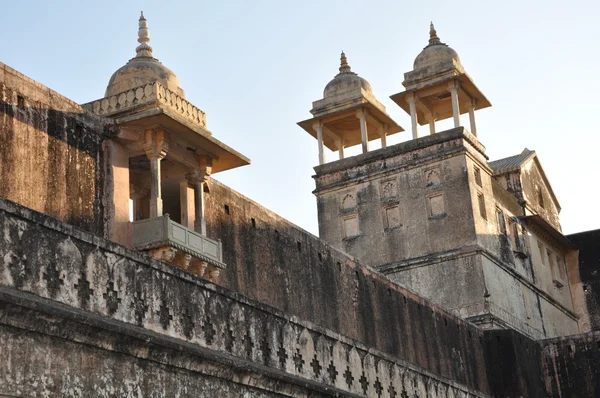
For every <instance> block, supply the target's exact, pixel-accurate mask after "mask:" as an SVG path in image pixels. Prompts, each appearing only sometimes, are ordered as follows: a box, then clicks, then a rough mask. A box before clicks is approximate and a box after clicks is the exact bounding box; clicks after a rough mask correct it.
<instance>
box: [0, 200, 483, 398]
mask: <svg viewBox="0 0 600 398" xmlns="http://www.w3.org/2000/svg"><path fill="white" fill-rule="evenodd" d="M0 231H3V234H2V235H1V240H0V259H2V260H3V261H0V303H1V304H2V305H0V309H2V311H3V315H2V316H0V325H2V329H0V333H2V334H3V336H4V337H3V338H4V340H2V341H3V343H2V344H1V345H0V349H1V350H9V351H10V352H20V353H21V354H19V355H18V356H16V357H14V359H12V358H13V357H11V361H10V364H9V365H7V366H10V368H9V369H8V372H9V373H8V374H9V377H8V379H5V381H4V382H0V387H6V388H7V389H9V388H10V390H8V391H14V389H16V388H18V385H19V382H15V381H14V380H15V379H18V380H21V379H22V378H23V377H26V378H27V377H29V378H30V379H31V381H32V382H33V383H34V384H35V383H38V384H39V383H41V382H42V381H43V380H49V381H52V383H56V385H59V386H60V388H66V389H69V390H72V389H73V388H76V386H78V385H80V386H81V391H82V392H83V394H86V392H89V391H90V388H91V387H90V386H92V385H94V383H95V382H96V380H97V378H99V377H104V376H103V372H100V373H98V372H97V371H96V368H97V367H100V368H102V369H110V368H111V366H110V364H111V363H114V362H118V363H117V364H116V365H115V369H114V372H116V373H115V374H114V377H118V375H119V374H120V373H119V372H125V373H123V374H122V375H123V381H122V383H123V384H119V383H116V384H115V385H114V388H119V389H121V390H119V391H122V390H123V389H128V388H133V387H131V383H133V384H134V385H139V386H140V387H139V388H141V389H142V394H143V395H146V394H148V393H149V391H152V390H153V389H154V388H156V389H157V390H158V391H159V392H158V393H157V395H156V396H176V393H177V392H178V391H179V390H177V388H179V387H176V383H174V382H171V381H169V382H166V381H165V380H166V379H168V378H169V377H168V374H172V372H175V369H173V367H174V368H178V369H182V370H185V371H188V370H189V371H192V372H197V373H201V374H202V376H195V378H198V380H196V379H194V380H191V378H190V379H188V376H186V375H185V374H186V372H183V373H184V374H182V375H181V376H180V375H179V374H177V375H175V376H173V377H175V378H176V379H180V380H181V385H182V386H186V385H190V387H189V388H190V391H192V392H194V391H196V389H198V391H203V393H202V394H205V393H204V391H211V388H213V387H209V386H206V387H203V385H205V384H206V383H208V382H209V381H208V380H207V381H203V379H204V378H206V377H207V376H211V377H217V378H219V379H225V380H230V381H233V382H235V383H236V384H241V385H245V386H250V385H252V386H254V387H256V388H259V389H263V390H267V391H269V389H270V388H271V387H269V386H272V385H273V383H274V381H268V380H276V383H277V388H275V390H276V391H277V392H278V393H279V394H282V395H284V396H307V395H310V396H319V394H326V395H327V394H329V395H336V394H337V395H340V394H343V395H348V396H352V394H357V396H364V395H366V396H379V395H378V394H379V393H378V392H377V391H378V390H380V389H379V387H381V388H383V386H382V385H381V383H382V381H381V380H386V377H387V380H389V385H388V386H387V388H392V389H393V390H394V391H397V392H399V393H400V392H402V391H406V392H408V393H410V389H411V388H412V387H411V386H412V385H413V384H414V383H417V382H413V381H412V380H419V382H418V383H422V384H423V386H424V387H423V391H427V388H429V390H431V391H433V390H435V391H437V390H440V389H441V390H448V389H455V390H457V391H462V392H463V393H464V394H467V393H468V394H473V395H474V396H486V395H485V393H484V392H477V391H475V390H476V389H481V390H483V389H485V387H486V383H487V382H486V379H485V374H482V373H483V368H484V365H483V363H481V367H480V368H476V367H474V366H473V363H471V362H469V361H475V362H474V364H477V362H476V361H478V360H480V358H478V357H477V355H478V354H477V353H480V354H479V355H482V354H481V353H482V349H476V350H473V349H472V347H470V348H468V345H472V344H471V343H469V341H471V342H475V347H477V344H476V342H477V341H478V340H477V336H478V333H480V332H478V331H477V329H476V328H474V327H472V326H468V325H466V324H465V323H464V322H462V321H460V320H458V319H455V318H452V317H451V316H447V315H445V314H443V313H442V312H441V311H439V310H436V309H435V308H432V307H429V306H427V305H426V303H425V302H420V303H419V302H417V301H415V300H414V299H408V300H407V301H406V302H404V300H402V299H400V302H399V303H398V304H399V305H400V306H402V307H404V308H405V309H404V310H403V312H405V313H407V314H411V317H412V319H414V320H415V321H414V322H415V323H417V324H418V325H419V328H421V330H420V331H419V330H415V331H410V332H409V334H408V336H407V339H405V341H404V342H403V343H402V344H403V347H404V353H410V354H409V355H406V354H404V355H406V356H408V357H409V359H410V360H411V361H410V362H412V364H411V363H409V362H407V361H405V360H404V356H403V355H402V353H403V352H402V351H400V352H399V354H400V355H396V354H395V353H394V352H393V351H388V352H384V351H380V350H377V349H376V348H374V347H375V346H376V344H377V343H376V340H375V339H377V338H382V337H383V336H385V335H383V334H381V333H382V331H380V332H378V334H374V336H373V337H372V338H371V339H369V340H368V342H369V344H370V346H367V345H365V344H364V343H362V342H361V341H357V340H352V339H350V338H348V337H354V336H352V334H353V333H352V332H351V329H348V330H339V332H340V333H342V334H340V333H337V332H336V331H332V330H328V329H326V328H324V327H323V326H317V325H315V324H314V323H311V322H310V321H306V320H304V321H300V320H299V319H298V318H297V317H294V316H292V315H290V314H284V313H282V312H280V311H278V310H276V309H273V308H272V307H268V306H266V305H264V304H260V303H258V302H255V301H250V300H248V299H246V298H245V297H243V296H241V295H239V294H236V293H233V292H231V291H229V290H227V289H223V288H220V287H218V286H215V285H213V284H211V283H208V282H206V281H205V280H202V279H199V278H197V277H195V276H194V275H191V274H188V273H186V272H184V271H181V270H179V269H178V268H174V267H171V266H168V265H167V264H164V263H161V262H157V261H153V260H150V258H149V257H147V256H146V255H144V254H142V253H139V252H135V251H132V250H128V249H125V248H124V247H122V246H118V245H116V244H113V243H110V242H107V241H105V240H103V239H101V238H98V237H96V236H94V235H91V234H89V233H86V232H84V231H82V230H79V229H77V228H74V227H71V226H68V225H66V224H63V223H61V222H59V221H57V220H55V219H52V218H49V217H47V216H44V215H42V214H39V213H36V212H34V211H32V210H29V209H26V208H22V207H20V206H18V205H16V204H14V203H11V202H8V201H6V200H3V199H0ZM40 243H41V244H40ZM353 272H354V271H353ZM363 272H365V273H366V272H368V271H367V270H361V272H360V275H362V276H358V278H359V279H361V280H362V282H360V283H361V284H364V285H366V286H363V287H362V288H363V289H364V292H365V293H366V294H369V293H367V292H369V290H370V289H371V287H370V286H371V285H373V284H375V285H376V284H377V281H375V280H374V279H367V278H369V276H368V274H365V273H363ZM374 281H375V283H374ZM374 287H376V286H374ZM391 287H392V286H391V285H390V289H389V290H388V289H381V290H382V291H381V299H383V298H384V297H385V300H386V301H385V303H386V304H387V311H389V305H390V304H392V302H391V297H392V295H396V294H400V292H399V291H392V289H391ZM357 292H358V291H357ZM406 293H408V292H406ZM371 294H372V293H371ZM365 297H367V296H366V295H365ZM398 297H400V296H398ZM405 297H406V296H405ZM382 302H383V301H382ZM15 307H21V308H15ZM362 311H363V314H366V312H367V310H366V309H362ZM37 312H39V314H38V313H37ZM364 316H365V315H363V317H364ZM380 316H381V315H380ZM400 318H402V316H400ZM309 319H310V318H309ZM443 319H445V320H446V322H444V324H445V325H444V326H442V325H441V324H440V322H441V321H442V320H443ZM36 320H37V321H36ZM448 320H450V322H452V323H451V324H450V325H448V322H447V321H448ZM405 322H406V321H405ZM367 325H368V326H370V325H372V324H367ZM407 325H408V323H406V324H404V329H408V328H407V327H406V326H407ZM325 326H326V325H325ZM401 326H402V325H401V324H398V325H395V326H391V328H393V329H389V330H388V331H387V332H388V333H390V332H391V334H392V335H395V334H396V333H397V332H398V331H400V330H401V329H403V328H402V327H401ZM12 328H19V329H24V330H29V331H30V332H28V333H29V335H30V336H32V337H31V338H29V339H25V340H23V339H20V338H18V337H17V336H18V335H19V333H15V332H14V331H12V330H13V329H12ZM425 328H428V329H427V330H428V332H430V333H432V334H434V337H433V338H429V337H427V336H426V335H425V333H427V332H426V331H425V330H426V329H425ZM436 331H437V333H436ZM463 333H464V335H463ZM33 334H35V336H33ZM343 334H348V335H349V336H348V337H346V336H344V335H343ZM41 335H44V336H45V337H44V336H41ZM48 336H50V337H48ZM463 336H464V337H463ZM57 339H59V340H62V339H65V340H67V341H66V342H64V343H62V342H60V341H58V340H57ZM436 339H440V340H439V341H436ZM442 339H443V340H442ZM140 340H141V343H140ZM144 340H145V341H146V343H149V344H150V345H149V346H144V344H143V341H144ZM461 340H462V341H461ZM315 341H317V342H318V344H315ZM81 343H83V344H87V345H90V346H93V347H95V348H94V349H93V350H92V349H87V348H84V347H81V348H79V347H78V348H75V347H73V346H72V344H81ZM140 344H141V346H140ZM427 344H430V346H427ZM26 345H29V346H30V347H29V348H28V349H27V350H22V349H21V348H20V347H23V346H26ZM46 346H48V347H49V349H48V350H46V349H45V348H43V347H46ZM421 347H422V348H421ZM383 348H386V347H385V346H383ZM98 350H100V351H102V352H99V351H98ZM165 350H167V351H165ZM333 352H337V353H338V354H337V355H338V358H340V362H338V361H336V360H332V359H331V353H333ZM445 352H448V354H447V355H448V356H447V357H444V355H446V354H444V353H445ZM117 354H125V355H128V356H132V355H133V356H135V357H137V358H138V360H134V359H132V358H124V357H121V356H120V355H117ZM390 354H391V355H390ZM117 357H118V359H116V358H117ZM140 358H141V359H144V360H146V359H148V360H150V361H152V362H157V363H160V364H164V365H166V366H167V368H164V372H166V374H165V377H164V379H163V378H161V377H158V378H157V379H156V380H155V379H152V380H151V379H150V378H148V379H146V378H145V376H144V377H142V376H139V377H140V378H142V379H143V380H142V379H135V377H134V375H133V374H132V373H130V372H131V369H130V368H131V366H133V367H134V368H135V367H136V366H150V365H141V364H140ZM346 358H347V359H346ZM413 358H414V359H413ZM437 358H444V360H445V361H447V362H441V361H439V359H437ZM202 359H204V360H209V361H211V362H215V363H216V364H217V365H215V366H207V367H205V366H204V365H197V362H198V361H200V362H202ZM327 360H329V363H327ZM32 362H35V363H37V362H41V363H43V364H44V366H46V367H47V369H50V370H48V371H46V372H44V371H42V370H41V369H37V368H31V367H30V365H29V364H30V363H32ZM67 362H68V363H69V364H68V365H65V364H66V363H67ZM90 363H91V364H94V365H88V364H90ZM417 364H424V366H423V367H421V366H420V365H417ZM344 365H345V367H344ZM215 367H216V368H219V367H221V368H223V367H224V368H225V370H218V369H216V370H215ZM378 367H379V368H383V369H386V371H387V372H389V376H383V375H381V374H380V373H378V371H377V369H378ZM120 369H123V370H122V371H121V370H120ZM126 369H129V370H126ZM325 369H327V372H324V370H325ZM475 371H477V372H478V373H474V372H475ZM91 372H93V374H91ZM247 372H251V373H252V374H258V375H260V377H259V376H253V375H252V374H250V375H246V374H247ZM159 374H160V373H159ZM394 374H400V375H403V377H399V378H394V377H393V375H394ZM65 375H68V376H69V377H70V378H69V379H68V380H65V377H66V376H65ZM447 375H451V376H452V379H453V380H454V381H451V380H450V378H448V376H447ZM106 377H108V376H106ZM340 377H345V379H343V380H345V384H344V382H342V381H340V380H339V378H340ZM262 378H265V379H268V380H267V381H265V382H264V383H262V382H260V383H257V384H255V383H254V381H255V380H256V379H262ZM132 379H135V380H138V381H131V380H132ZM457 380H462V381H460V382H458V381H457ZM98 383H101V385H102V386H105V387H103V388H108V384H106V382H103V381H98ZM128 383H130V384H128ZM219 383H223V382H222V381H219ZM281 383H283V384H281ZM418 383H417V384H418ZM217 384H218V383H217ZM258 384H260V385H258ZM36 385H37V384H36ZM178 385H179V384H177V386H178ZM220 385H221V386H222V388H223V389H224V390H223V391H229V390H231V391H232V393H233V392H234V391H240V390H239V389H238V390H235V388H238V387H235V388H234V387H233V386H230V385H229V384H228V383H225V384H220ZM380 385H381V386H380ZM376 386H377V387H376ZM427 386H429V387H427ZM470 386H475V388H473V387H470ZM48 388H49V387H48ZM214 388H215V389H216V388H221V387H218V386H216V385H215V387H214ZM30 391H36V390H30ZM248 391H250V390H248ZM297 391H300V392H297ZM0 392H2V390H0ZM37 393H38V392H36V394H37ZM40 394H41V393H40ZM202 394H200V395H199V396H210V395H202ZM314 394H316V395H314ZM60 395H61V393H58V392H56V391H51V392H50V393H49V396H60ZM109 395H110V394H109ZM192 395H193V394H192ZM34 396H35V395H34ZM75 396H77V395H75ZM259 396H260V395H259ZM264 396H269V395H264ZM381 396H387V395H385V394H384V395H381ZM409 396H410V395H409Z"/></svg>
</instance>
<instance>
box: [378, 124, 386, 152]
mask: <svg viewBox="0 0 600 398" xmlns="http://www.w3.org/2000/svg"><path fill="white" fill-rule="evenodd" d="M378 131H379V136H380V137H381V148H386V147H387V134H388V125H387V124H384V125H382V126H381V127H380V128H379V130H378Z"/></svg>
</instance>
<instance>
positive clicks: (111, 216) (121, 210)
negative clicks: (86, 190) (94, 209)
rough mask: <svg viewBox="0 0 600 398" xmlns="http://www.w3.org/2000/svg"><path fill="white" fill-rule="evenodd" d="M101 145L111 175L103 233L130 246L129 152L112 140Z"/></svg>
mask: <svg viewBox="0 0 600 398" xmlns="http://www.w3.org/2000/svg"><path fill="white" fill-rule="evenodd" d="M103 145H104V150H105V153H106V154H107V156H106V165H107V168H109V169H110V172H109V176H110V177H111V178H110V179H109V180H108V181H107V192H106V195H107V197H108V203H107V210H108V223H107V230H106V231H105V233H106V235H107V238H108V239H110V240H111V241H113V242H117V243H119V244H121V245H123V246H126V247H131V224H130V222H129V153H128V151H127V149H126V148H125V147H124V146H123V145H121V144H119V143H118V142H116V141H113V140H107V141H105V143H104V144H103Z"/></svg>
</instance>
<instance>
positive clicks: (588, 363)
mask: <svg viewBox="0 0 600 398" xmlns="http://www.w3.org/2000/svg"><path fill="white" fill-rule="evenodd" d="M541 346H542V352H541V365H542V374H543V375H544V382H545V387H546V390H547V392H548V393H549V395H550V396H552V397H598V396H600V367H599V366H598V364H599V363H600V332H597V331H596V332H589V333H585V334H580V335H577V336H567V337H561V338H556V339H550V340H545V341H542V342H541Z"/></svg>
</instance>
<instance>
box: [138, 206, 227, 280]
mask: <svg viewBox="0 0 600 398" xmlns="http://www.w3.org/2000/svg"><path fill="white" fill-rule="evenodd" d="M132 224H133V248H134V249H137V250H143V251H149V252H150V253H151V255H152V257H153V258H154V259H155V260H162V261H165V262H168V263H173V265H175V266H177V267H179V268H183V269H185V270H187V271H189V272H192V273H194V274H198V275H200V276H204V275H205V273H206V275H207V279H209V280H211V281H213V282H216V281H217V279H218V276H219V272H220V270H221V269H224V268H225V264H224V263H223V247H222V245H221V242H220V241H216V240H213V239H210V238H208V237H206V236H204V235H202V234H199V233H198V232H195V231H192V230H190V229H188V228H186V227H184V226H183V225H181V224H178V223H176V222H175V221H173V220H171V219H170V218H169V215H168V214H165V215H164V216H161V217H154V218H148V219H146V220H139V221H135V222H133V223H132Z"/></svg>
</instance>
